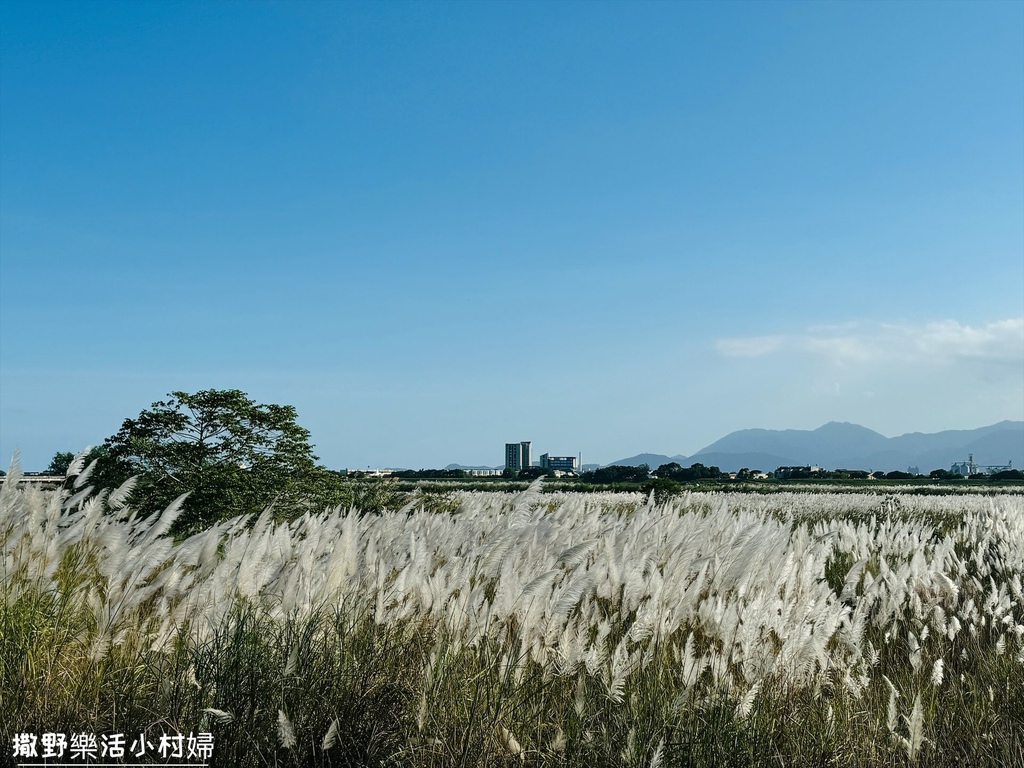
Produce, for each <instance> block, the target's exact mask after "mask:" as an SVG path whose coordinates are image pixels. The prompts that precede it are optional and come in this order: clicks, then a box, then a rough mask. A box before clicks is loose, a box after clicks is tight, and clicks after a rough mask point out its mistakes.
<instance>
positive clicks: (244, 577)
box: [0, 462, 1024, 766]
mask: <svg viewBox="0 0 1024 768" xmlns="http://www.w3.org/2000/svg"><path fill="white" fill-rule="evenodd" d="M69 474H70V476H72V477H74V478H75V479H74V482H73V483H71V484H69V485H73V487H70V488H69V490H65V491H62V492H59V493H58V492H42V491H38V490H34V489H32V488H29V487H26V486H25V485H23V484H19V483H18V477H19V471H18V468H17V466H16V465H15V466H12V468H11V473H10V475H9V476H8V480H7V482H6V483H5V484H4V485H3V487H2V490H0V556H2V565H0V578H2V603H0V732H2V735H3V738H4V739H5V741H6V744H7V747H6V751H5V752H4V753H3V754H4V755H5V758H4V759H11V758H9V757H7V756H9V755H10V744H11V736H12V734H14V733H19V732H35V733H42V732H45V731H52V732H58V731H62V732H68V733H70V732H78V731H89V732H93V733H97V734H99V733H105V732H114V731H118V732H126V733H134V734H139V733H153V734H157V733H161V732H162V733H171V732H181V733H189V732H193V731H208V732H211V733H213V735H214V739H215V749H214V755H213V759H212V761H211V764H212V765H216V766H265V765H296V766H304V765H310V766H371V765H394V766H505V765H507V766H519V765H538V766H539V765H571V766H593V765H599V766H600V765H608V766H658V765H661V766H717V765H729V766H762V765H763V766H790V765H794V766H824V765H842V766H847V765H849V766H901V765H920V766H943V765H952V764H958V763H959V764H963V765H965V766H966V765H990V766H1014V765H1021V766H1024V589H1022V583H1021V576H1022V571H1024V496H1022V495H1020V494H1012V493H1006V494H1002V495H992V496H987V495H956V496H939V495H933V496H915V495H909V494H907V495H904V494H900V493H895V494H890V495H887V496H881V495H875V494H872V493H839V492H836V493H822V492H817V493H810V492H807V493H803V492H801V493H776V494H771V495H758V494H750V493H725V492H714V493H696V492H695V493H689V494H684V495H682V496H677V497H675V498H672V499H668V500H666V501H662V502H659V501H657V500H656V499H654V498H649V497H645V496H642V495H640V494H621V493H620V494H615V493H590V494H581V493H557V492H556V493H545V492H543V489H542V488H541V487H540V486H538V485H534V486H531V487H530V488H529V489H528V490H526V491H525V492H522V493H519V494H507V493H484V492H463V493H459V494H457V496H456V498H455V500H454V503H452V504H451V505H448V506H447V507H446V508H444V509H441V510H438V509H436V508H433V507H431V506H430V505H427V504H425V503H424V498H423V497H420V496H417V495H414V496H413V497H412V501H411V502H410V503H409V504H408V505H407V506H406V507H405V508H402V509H397V510H393V511H387V512H385V513H383V514H379V515H362V514H360V512H359V510H358V509H352V510H347V509H339V510H329V511H326V512H323V513H319V514H314V513H309V514H306V515H304V516H302V517H299V518H297V519H294V520H292V521H290V522H284V523H278V522H275V521H274V519H273V517H272V515H271V513H270V512H267V513H264V514H263V515H261V516H259V517H255V518H238V519H234V520H230V521H227V522H224V523H220V524H218V525H216V526H214V527H212V528H210V529H208V530H206V531H204V532H202V533H199V534H197V535H194V536H191V537H189V538H187V539H184V540H181V541H174V540H173V539H171V538H169V537H168V536H167V531H168V530H169V528H170V526H171V524H172V523H173V521H174V519H175V516H176V514H177V513H178V511H179V506H180V502H178V503H176V504H173V505H171V506H170V507H169V508H167V509H165V510H162V511H159V510H157V511H154V510H136V509H132V508H131V507H130V506H128V505H127V504H126V500H127V498H128V497H129V496H130V491H131V487H130V485H128V484H126V485H127V486H128V487H122V488H120V489H116V490H113V491H106V490H104V491H100V490H97V489H93V488H92V487H91V486H90V485H89V478H88V475H89V469H88V468H85V469H83V467H82V466H81V462H77V463H76V465H73V466H72V468H71V470H70V473H69Z"/></svg>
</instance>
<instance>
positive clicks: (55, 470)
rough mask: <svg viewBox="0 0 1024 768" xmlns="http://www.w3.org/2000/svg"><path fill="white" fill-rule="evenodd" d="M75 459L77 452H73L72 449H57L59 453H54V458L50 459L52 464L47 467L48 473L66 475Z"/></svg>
mask: <svg viewBox="0 0 1024 768" xmlns="http://www.w3.org/2000/svg"><path fill="white" fill-rule="evenodd" d="M74 460H75V454H73V453H71V451H57V453H55V454H53V458H52V459H50V466H48V467H47V468H46V474H48V475H64V474H65V473H66V472H67V471H68V467H70V466H71V462H72V461H74Z"/></svg>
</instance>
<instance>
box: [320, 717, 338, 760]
mask: <svg viewBox="0 0 1024 768" xmlns="http://www.w3.org/2000/svg"><path fill="white" fill-rule="evenodd" d="M337 743H338V719H337V718H335V719H334V720H332V721H331V727H330V728H328V729H327V733H325V734H324V740H323V743H322V744H321V745H320V748H321V749H322V750H323V751H324V752H326V751H327V750H328V749H330V748H331V747H333V746H334V745H335V744H337Z"/></svg>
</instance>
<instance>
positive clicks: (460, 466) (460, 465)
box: [445, 464, 504, 469]
mask: <svg viewBox="0 0 1024 768" xmlns="http://www.w3.org/2000/svg"><path fill="white" fill-rule="evenodd" d="M445 469H504V467H485V466H483V465H480V466H476V467H470V466H467V465H465V464H449V465H448V466H447V467H445Z"/></svg>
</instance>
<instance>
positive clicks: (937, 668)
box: [932, 659, 944, 688]
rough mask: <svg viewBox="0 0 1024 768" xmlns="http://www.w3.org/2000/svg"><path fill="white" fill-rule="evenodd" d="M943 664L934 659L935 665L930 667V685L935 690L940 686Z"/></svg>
mask: <svg viewBox="0 0 1024 768" xmlns="http://www.w3.org/2000/svg"><path fill="white" fill-rule="evenodd" d="M943 666H944V662H943V661H942V659H936V661H935V664H934V665H933V666H932V685H934V686H935V687H936V688H937V687H939V686H940V685H942V669H943Z"/></svg>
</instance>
